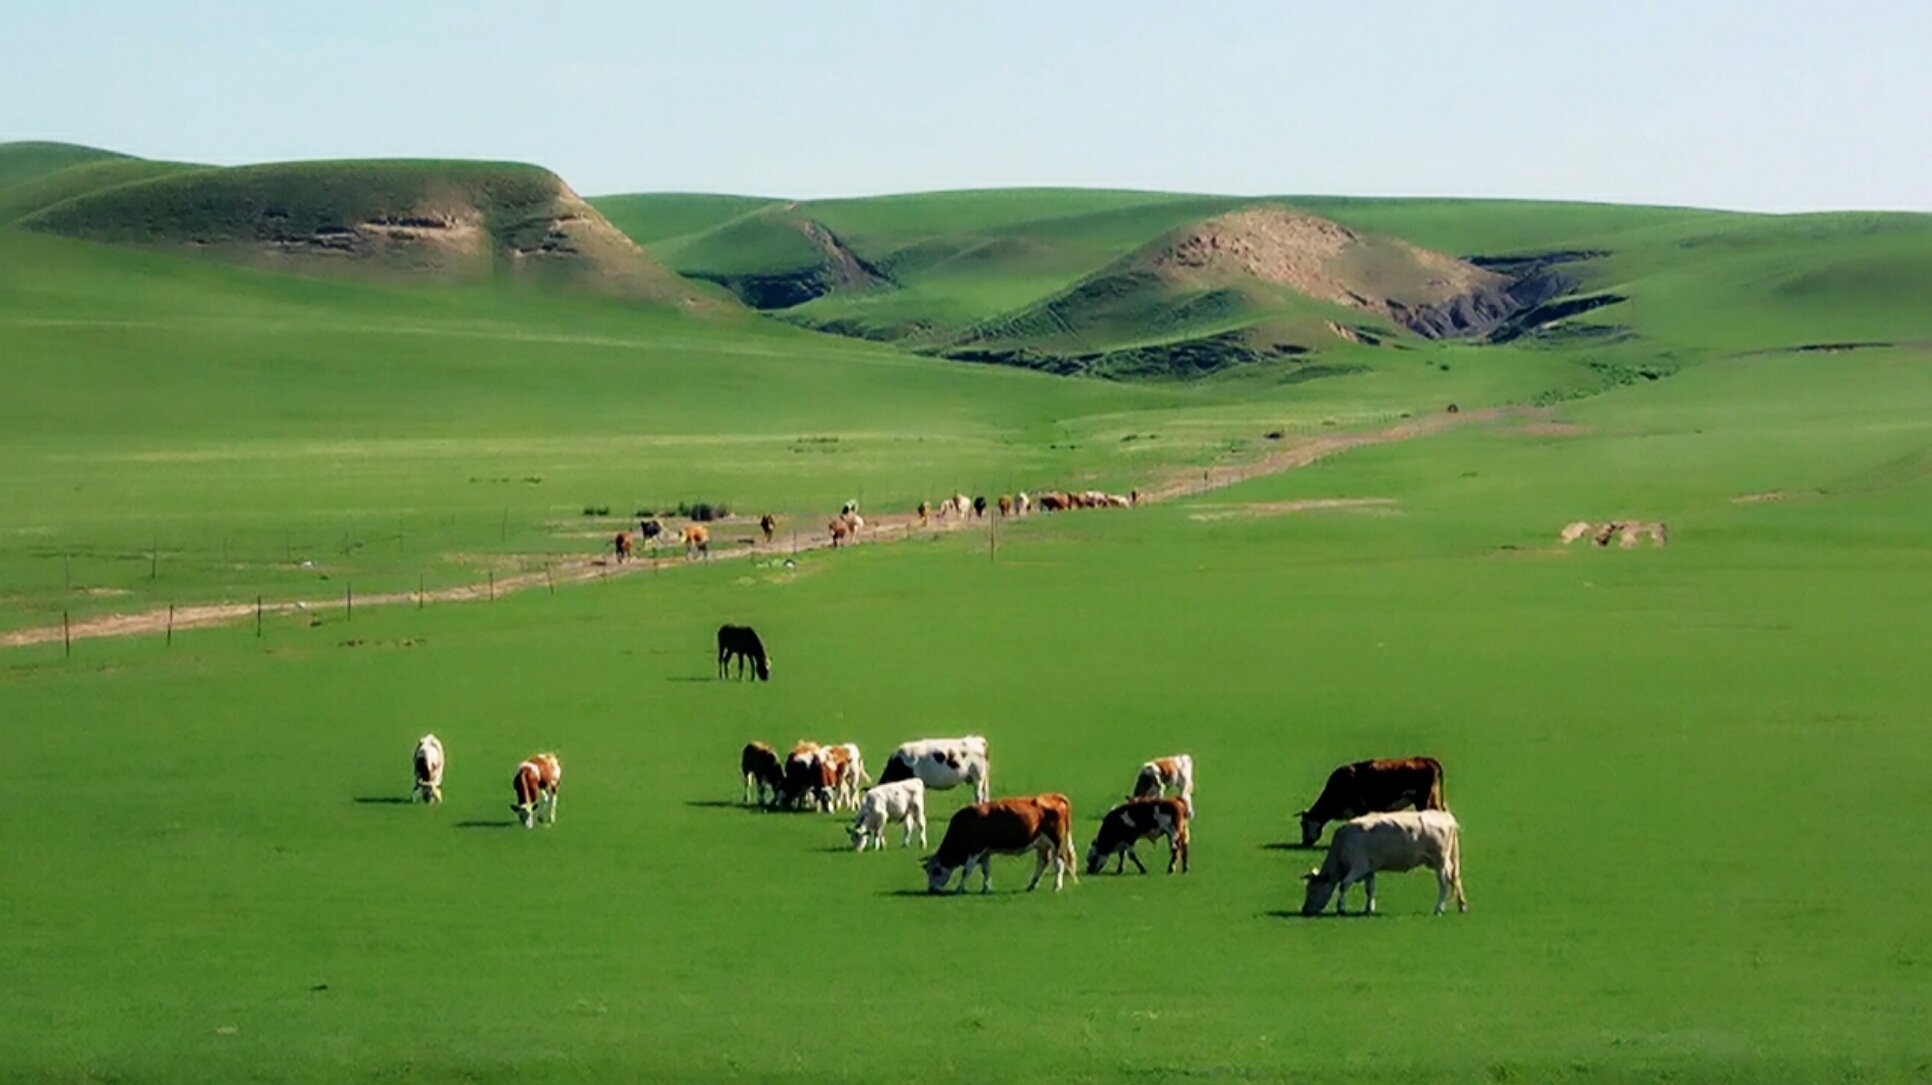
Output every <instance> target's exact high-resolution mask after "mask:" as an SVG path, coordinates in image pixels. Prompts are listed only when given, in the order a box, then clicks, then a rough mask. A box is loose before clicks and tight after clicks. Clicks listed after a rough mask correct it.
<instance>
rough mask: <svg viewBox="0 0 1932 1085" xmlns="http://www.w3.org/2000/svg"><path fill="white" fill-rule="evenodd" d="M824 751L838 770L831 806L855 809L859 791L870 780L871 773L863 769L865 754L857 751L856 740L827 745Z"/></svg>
mask: <svg viewBox="0 0 1932 1085" xmlns="http://www.w3.org/2000/svg"><path fill="white" fill-rule="evenodd" d="M826 751H827V754H828V756H829V757H830V758H831V761H832V765H833V767H834V768H835V769H837V770H838V772H837V777H838V780H837V783H836V784H835V785H834V790H833V794H832V808H833V809H834V810H841V809H843V810H857V809H858V808H859V793H860V792H862V791H864V790H865V789H866V786H867V785H868V784H870V783H871V782H872V774H871V773H869V772H867V771H865V754H863V753H861V752H859V744H858V743H856V742H844V743H840V744H839V745H837V746H828V747H826Z"/></svg>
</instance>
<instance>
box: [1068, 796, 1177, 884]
mask: <svg viewBox="0 0 1932 1085" xmlns="http://www.w3.org/2000/svg"><path fill="white" fill-rule="evenodd" d="M1187 821H1188V809H1187V800H1185V799H1129V800H1128V801H1126V802H1123V803H1121V804H1120V805H1119V806H1116V807H1114V808H1113V809H1112V810H1109V811H1107V816H1106V817H1105V818H1103V819H1101V822H1100V833H1099V835H1097V836H1095V837H1094V838H1093V844H1092V846H1090V847H1089V848H1088V849H1087V873H1089V874H1098V873H1100V871H1101V869H1102V868H1104V867H1105V866H1106V865H1107V860H1108V859H1110V858H1116V859H1117V860H1118V861H1117V862H1116V863H1115V864H1114V873H1116V874H1118V873H1120V872H1121V871H1122V870H1125V869H1126V866H1127V860H1129V859H1132V860H1133V861H1134V866H1136V867H1138V868H1140V872H1141V873H1142V874H1145V873H1147V866H1146V864H1144V863H1142V862H1141V861H1140V856H1138V855H1136V854H1134V845H1135V844H1138V843H1140V842H1141V841H1143V840H1152V839H1154V838H1155V837H1161V836H1164V837H1166V838H1167V872H1168V873H1169V874H1172V873H1174V864H1175V863H1176V862H1179V863H1180V865H1181V873H1183V874H1185V873H1187V845H1188V833H1187Z"/></svg>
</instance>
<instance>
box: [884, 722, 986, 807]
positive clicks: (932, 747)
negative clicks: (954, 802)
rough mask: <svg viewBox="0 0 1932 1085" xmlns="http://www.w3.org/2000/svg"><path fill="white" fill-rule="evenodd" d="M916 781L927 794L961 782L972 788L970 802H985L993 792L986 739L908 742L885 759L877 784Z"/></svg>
mask: <svg viewBox="0 0 1932 1085" xmlns="http://www.w3.org/2000/svg"><path fill="white" fill-rule="evenodd" d="M915 778H916V779H918V780H920V781H922V782H924V783H925V785H926V788H927V790H929V791H946V790H949V789H951V788H955V787H958V786H959V785H960V784H963V783H970V784H972V785H973V801H975V802H985V801H986V800H987V799H988V798H989V797H990V793H991V791H992V789H993V764H992V759H991V757H990V756H989V755H988V753H987V750H986V739H985V738H983V737H981V736H979V735H967V736H965V737H964V738H926V739H920V740H918V741H916V742H908V743H906V744H904V745H903V746H900V747H899V748H898V749H896V750H894V751H892V756H891V757H888V758H886V764H885V771H883V772H881V773H880V774H879V782H880V783H882V784H889V783H891V782H893V781H894V780H910V779H915Z"/></svg>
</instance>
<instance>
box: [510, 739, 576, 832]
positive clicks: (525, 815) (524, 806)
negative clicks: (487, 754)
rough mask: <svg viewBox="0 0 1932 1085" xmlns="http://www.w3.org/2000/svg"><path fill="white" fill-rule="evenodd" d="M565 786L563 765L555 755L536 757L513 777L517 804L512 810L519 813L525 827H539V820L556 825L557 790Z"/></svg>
mask: <svg viewBox="0 0 1932 1085" xmlns="http://www.w3.org/2000/svg"><path fill="white" fill-rule="evenodd" d="M562 785H563V764H562V763H561V762H559V761H558V760H557V755H556V754H554V753H540V754H536V755H533V756H532V757H530V758H529V759H527V760H525V761H524V762H523V763H522V764H520V765H518V766H517V771H516V775H514V776H512V777H510V787H511V789H512V790H513V791H515V792H516V797H517V801H515V802H513V803H511V804H510V809H511V810H514V811H516V815H517V820H518V821H521V822H523V827H524V828H526V829H534V828H536V827H537V821H538V820H539V819H542V820H544V821H547V822H549V823H550V824H552V825H555V824H556V823H557V789H558V788H559V787H561V786H562Z"/></svg>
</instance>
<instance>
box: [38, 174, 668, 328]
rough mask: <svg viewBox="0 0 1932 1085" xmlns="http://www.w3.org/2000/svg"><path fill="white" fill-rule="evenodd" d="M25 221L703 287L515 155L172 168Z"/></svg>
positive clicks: (532, 275) (622, 290) (652, 294)
mask: <svg viewBox="0 0 1932 1085" xmlns="http://www.w3.org/2000/svg"><path fill="white" fill-rule="evenodd" d="M20 225H21V226H22V227H23V228H26V229H30V230H37V231H43V232H47V233H55V234H61V235H64V236H68V237H77V238H84V239H87V240H92V241H107V242H114V243H119V244H135V245H146V246H164V247H171V248H182V249H190V250H193V251H195V252H199V253H205V254H210V255H215V256H219V257H222V258H226V259H231V260H236V261H241V262H246V263H255V264H260V265H264V266H281V267H289V268H292V269H296V270H311V271H312V270H328V271H338V272H340V271H364V272H375V273H385V274H392V275H414V276H421V275H428V276H431V277H437V278H445V279H451V280H457V281H462V280H478V279H489V278H522V279H529V280H532V281H539V282H544V281H548V282H560V283H567V284H570V285H572V286H575V287H580V288H588V289H593V290H597V291H601V292H605V293H610V294H615V295H620V296H628V297H643V298H649V299H652V300H657V301H666V302H676V303H681V304H695V303H697V301H698V299H699V295H698V294H697V293H696V292H694V291H692V290H691V289H690V288H689V287H687V286H686V285H685V284H684V283H683V282H681V281H680V280H678V279H676V278H675V277H673V276H671V275H670V274H668V273H667V272H666V271H664V269H663V268H662V267H660V266H659V265H657V264H656V262H655V261H653V260H651V259H650V258H649V257H648V256H647V255H645V254H644V252H643V251H642V250H641V249H639V248H638V247H637V246H636V244H635V243H633V242H631V241H630V240H629V239H628V238H626V237H624V236H623V235H622V234H621V233H620V232H619V231H617V230H616V229H615V228H613V227H612V226H611V225H610V224H609V223H608V222H606V221H605V220H604V219H603V217H602V216H601V215H599V214H598V213H597V212H596V211H595V210H593V209H592V208H591V207H590V206H589V205H588V204H586V203H584V202H583V201H582V200H581V199H579V198H578V197H577V196H576V194H575V193H573V192H571V191H570V189H569V187H568V186H567V185H565V184H564V183H563V182H562V181H561V180H560V179H559V178H558V177H557V176H556V175H555V174H552V173H550V172H549V171H547V170H543V169H540V168H538V167H535V166H525V165H518V164H514V163H486V162H433V161H397V162H315V163H284V164H276V165H266V166H245V167H236V168H230V169H214V168H204V169H194V170H185V171H181V170H178V171H168V172H165V173H164V174H163V175H161V176H156V177H152V178H149V179H145V180H133V181H130V182H129V183H123V184H115V185H113V186H111V187H105V188H100V189H98V190H95V191H88V192H82V193H79V194H77V195H74V196H72V197H71V198H68V199H64V200H61V201H59V202H56V203H52V204H48V205H45V206H42V207H40V208H39V209H38V210H35V211H33V212H31V213H28V214H25V215H23V216H22V217H21V218H20Z"/></svg>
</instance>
